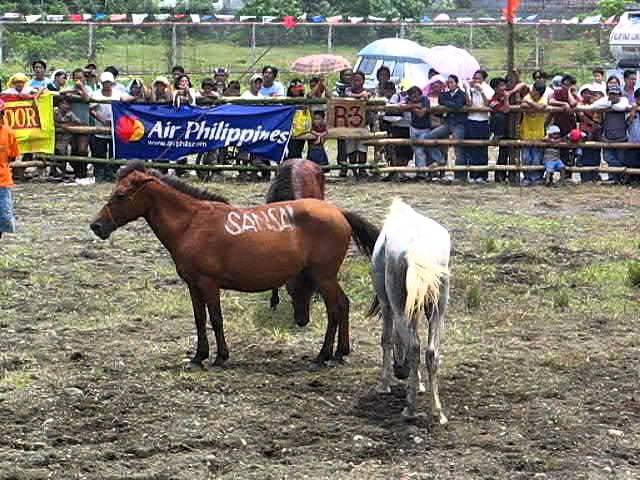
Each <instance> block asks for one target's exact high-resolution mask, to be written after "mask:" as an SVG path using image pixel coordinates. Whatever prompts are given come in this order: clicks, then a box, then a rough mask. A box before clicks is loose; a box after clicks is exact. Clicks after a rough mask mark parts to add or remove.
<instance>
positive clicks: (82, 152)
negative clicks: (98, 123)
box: [62, 68, 92, 178]
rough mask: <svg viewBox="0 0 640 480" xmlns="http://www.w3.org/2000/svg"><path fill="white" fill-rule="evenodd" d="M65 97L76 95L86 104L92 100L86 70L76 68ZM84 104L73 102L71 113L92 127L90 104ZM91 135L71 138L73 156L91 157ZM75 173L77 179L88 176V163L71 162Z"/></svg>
mask: <svg viewBox="0 0 640 480" xmlns="http://www.w3.org/2000/svg"><path fill="white" fill-rule="evenodd" d="M62 93H63V95H65V96H67V95H74V96H78V97H80V98H81V99H82V100H83V101H84V102H87V101H88V100H89V99H90V98H91V93H92V92H91V91H90V90H89V88H88V87H87V84H86V79H85V76H84V70H83V69H81V68H76V69H75V70H74V71H73V72H71V85H69V86H68V87H67V88H66V90H64V91H63V92H62ZM84 102H73V103H72V104H71V111H72V112H73V114H74V116H75V117H77V118H78V120H79V122H80V124H82V125H90V124H91V115H90V114H89V104H88V103H84ZM89 139H90V137H89V135H80V134H75V135H73V136H72V138H71V155H74V156H79V157H86V156H87V155H89ZM71 166H72V168H73V172H74V174H75V176H76V178H85V177H86V176H87V164H86V162H71Z"/></svg>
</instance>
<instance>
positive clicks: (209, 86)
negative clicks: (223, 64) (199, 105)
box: [198, 77, 220, 100]
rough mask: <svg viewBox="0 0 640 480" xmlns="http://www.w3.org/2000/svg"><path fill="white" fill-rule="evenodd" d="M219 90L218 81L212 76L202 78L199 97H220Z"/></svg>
mask: <svg viewBox="0 0 640 480" xmlns="http://www.w3.org/2000/svg"><path fill="white" fill-rule="evenodd" d="M219 96H220V95H219V94H218V91H217V90H216V82H215V80H214V79H213V78H211V77H206V78H203V79H202V82H200V92H198V97H200V98H206V99H209V100H211V99H214V98H219Z"/></svg>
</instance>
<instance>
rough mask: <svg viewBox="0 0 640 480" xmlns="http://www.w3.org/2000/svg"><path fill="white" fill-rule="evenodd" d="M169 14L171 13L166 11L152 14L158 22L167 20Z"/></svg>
mask: <svg viewBox="0 0 640 480" xmlns="http://www.w3.org/2000/svg"><path fill="white" fill-rule="evenodd" d="M170 16H171V15H169V14H168V13H157V14H155V15H154V16H153V18H154V19H156V20H157V21H158V22H166V21H167V20H169V17H170Z"/></svg>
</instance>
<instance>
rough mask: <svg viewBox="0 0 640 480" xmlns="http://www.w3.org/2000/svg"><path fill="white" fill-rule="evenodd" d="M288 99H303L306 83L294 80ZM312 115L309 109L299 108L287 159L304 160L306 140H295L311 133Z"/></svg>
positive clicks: (290, 85) (295, 115)
mask: <svg viewBox="0 0 640 480" xmlns="http://www.w3.org/2000/svg"><path fill="white" fill-rule="evenodd" d="M287 97H292V98H301V97H304V83H302V81H301V80H300V79H299V78H294V79H293V80H291V82H290V83H289V88H287ZM311 122H312V119H311V113H309V109H308V108H306V107H304V108H298V109H296V112H295V114H294V116H293V130H292V133H293V136H292V137H291V139H290V140H289V146H288V153H287V158H302V150H304V144H305V143H306V141H305V140H303V139H299V138H295V137H299V136H302V135H305V134H307V133H309V132H311Z"/></svg>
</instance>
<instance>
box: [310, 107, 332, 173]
mask: <svg viewBox="0 0 640 480" xmlns="http://www.w3.org/2000/svg"><path fill="white" fill-rule="evenodd" d="M311 135H312V136H313V140H309V149H308V151H307V159H308V160H311V161H312V162H314V163H316V164H318V165H321V166H324V165H329V158H328V157H327V152H326V151H325V149H324V142H325V141H326V140H327V135H328V130H327V122H325V121H324V112H323V111H322V110H316V111H315V112H313V123H312V125H311Z"/></svg>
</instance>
